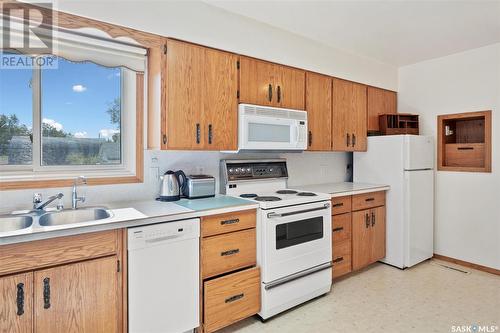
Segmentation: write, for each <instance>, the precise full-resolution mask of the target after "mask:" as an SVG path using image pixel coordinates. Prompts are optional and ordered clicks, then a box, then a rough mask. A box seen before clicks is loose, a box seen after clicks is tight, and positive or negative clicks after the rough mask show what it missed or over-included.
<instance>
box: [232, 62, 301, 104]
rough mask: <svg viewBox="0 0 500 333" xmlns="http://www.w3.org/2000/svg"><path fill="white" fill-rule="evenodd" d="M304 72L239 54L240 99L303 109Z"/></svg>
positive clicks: (242, 101)
mask: <svg viewBox="0 0 500 333" xmlns="http://www.w3.org/2000/svg"><path fill="white" fill-rule="evenodd" d="M304 97H305V71H303V70H301V69H296V68H292V67H288V66H283V65H278V64H274V63H271V62H267V61H263V60H258V59H253V58H249V57H245V56H240V102H241V103H247V104H256V105H264V106H274V107H282V108H290V109H298V110H304V108H305V104H304Z"/></svg>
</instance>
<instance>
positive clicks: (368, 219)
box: [365, 213, 370, 228]
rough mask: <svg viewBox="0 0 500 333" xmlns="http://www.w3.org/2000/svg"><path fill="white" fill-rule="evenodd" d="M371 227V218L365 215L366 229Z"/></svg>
mask: <svg viewBox="0 0 500 333" xmlns="http://www.w3.org/2000/svg"><path fill="white" fill-rule="evenodd" d="M369 226H370V216H369V215H368V213H365V228H368V227H369Z"/></svg>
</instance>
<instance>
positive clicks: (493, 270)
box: [433, 253, 500, 275]
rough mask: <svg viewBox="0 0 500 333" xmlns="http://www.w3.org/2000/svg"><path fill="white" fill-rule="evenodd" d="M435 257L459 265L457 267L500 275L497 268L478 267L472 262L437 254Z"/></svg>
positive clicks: (499, 270)
mask: <svg viewBox="0 0 500 333" xmlns="http://www.w3.org/2000/svg"><path fill="white" fill-rule="evenodd" d="M433 257H434V258H436V259H439V260H443V261H447V262H451V263H453V264H457V265H461V266H465V267H469V268H473V269H477V270H478V271H483V272H486V273H490V274H495V275H500V269H495V268H491V267H487V266H483V265H478V264H474V263H471V262H468V261H463V260H459V259H455V258H450V257H447V256H443V255H440V254H436V253H434V256H433Z"/></svg>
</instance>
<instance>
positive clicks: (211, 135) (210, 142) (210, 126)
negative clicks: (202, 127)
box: [208, 124, 213, 145]
mask: <svg viewBox="0 0 500 333" xmlns="http://www.w3.org/2000/svg"><path fill="white" fill-rule="evenodd" d="M212 138H213V134H212V124H209V125H208V144H209V145H211V144H212Z"/></svg>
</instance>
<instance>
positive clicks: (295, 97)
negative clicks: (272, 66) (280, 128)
mask: <svg viewBox="0 0 500 333" xmlns="http://www.w3.org/2000/svg"><path fill="white" fill-rule="evenodd" d="M277 67H278V70H279V72H280V75H279V76H278V82H277V85H276V88H275V90H276V98H277V102H278V104H279V107H282V108H287V109H297V110H304V109H305V80H306V72H305V71H303V70H301V69H296V68H291V67H287V66H279V65H277Z"/></svg>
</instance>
